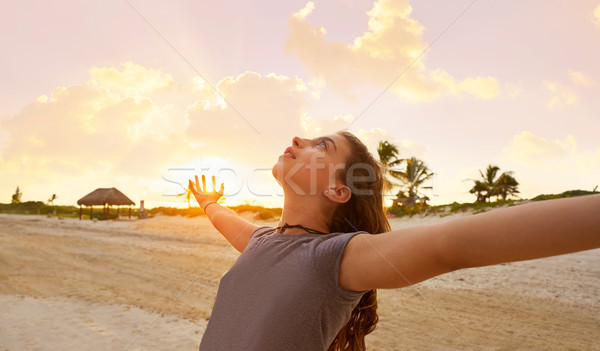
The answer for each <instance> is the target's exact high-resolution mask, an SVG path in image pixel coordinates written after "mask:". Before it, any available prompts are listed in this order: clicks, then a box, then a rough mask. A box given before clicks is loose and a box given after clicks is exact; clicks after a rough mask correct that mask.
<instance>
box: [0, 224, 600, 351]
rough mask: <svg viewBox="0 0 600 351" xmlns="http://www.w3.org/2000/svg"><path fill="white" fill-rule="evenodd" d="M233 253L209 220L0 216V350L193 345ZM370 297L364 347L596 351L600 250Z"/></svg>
mask: <svg viewBox="0 0 600 351" xmlns="http://www.w3.org/2000/svg"><path fill="white" fill-rule="evenodd" d="M463 215H468V214H460V215H454V216H448V217H444V218H439V217H425V218H419V217H414V218H406V219H393V220H392V221H391V223H392V226H393V228H394V229H397V228H401V227H406V226H413V225H423V224H431V223H436V222H440V221H446V220H451V219H452V218H454V217H458V216H463ZM244 216H246V218H247V219H249V220H251V221H253V222H255V223H257V224H259V225H263V224H266V225H276V222H263V221H256V220H254V219H253V218H252V216H253V215H252V214H244ZM237 257H238V253H237V252H236V251H235V250H234V249H233V248H232V247H230V246H229V245H228V243H227V242H226V241H225V240H224V239H223V238H222V237H221V236H220V235H219V234H218V232H217V231H216V230H215V229H214V228H213V227H212V225H211V224H210V222H209V221H208V220H207V219H206V218H205V217H197V218H182V217H167V216H159V217H155V218H151V219H146V220H132V221H105V222H103V221H100V222H92V221H79V220H77V219H62V220H58V219H57V218H47V217H43V216H19V215H6V214H0V313H1V314H2V318H1V319H0V350H13V351H15V350H57V349H60V350H81V349H95V350H115V349H118V350H148V349H153V350H174V349H177V350H185V349H190V350H191V349H197V347H198V344H199V342H200V339H201V337H202V333H203V331H204V328H205V327H206V323H207V320H208V318H209V317H210V312H211V309H212V305H213V303H214V299H215V296H216V292H217V285H218V282H219V279H220V277H221V276H222V275H223V274H224V273H225V272H226V271H227V270H228V268H229V267H230V266H231V265H232V264H233V262H234V261H235V259H236V258H237ZM378 293H379V314H380V323H379V324H378V326H377V329H376V330H375V331H374V332H373V333H372V334H371V335H370V336H368V337H367V344H368V348H369V350H466V349H474V350H569V349H572V350H600V347H599V346H598V345H597V340H599V339H600V250H591V251H586V252H580V253H576V254H570V255H563V256H557V257H551V258H546V259H541V260H532V261H525V262H516V263H510V264H503V265H497V266H491V267H484V268H476V269H467V270H461V271H457V272H453V273H450V274H446V275H443V276H440V277H437V278H434V279H431V280H429V281H426V282H423V283H420V284H417V285H415V286H412V287H408V288H404V289H398V290H379V292H378Z"/></svg>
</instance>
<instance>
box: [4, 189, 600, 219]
mask: <svg viewBox="0 0 600 351" xmlns="http://www.w3.org/2000/svg"><path fill="white" fill-rule="evenodd" d="M596 189H597V187H596V188H595V189H594V190H593V191H587V190H569V191H565V192H563V193H560V194H541V195H538V196H535V197H533V198H532V199H530V200H498V201H494V202H477V201H476V202H471V203H457V202H453V203H451V204H446V205H437V206H430V205H427V204H416V205H415V206H414V207H412V208H409V207H401V208H393V207H390V208H387V209H386V210H387V213H388V215H389V217H403V216H413V215H415V214H420V215H421V214H422V215H439V216H448V215H451V214H453V213H459V212H467V211H472V212H473V213H480V212H485V211H488V210H490V209H493V208H496V207H504V206H515V205H518V204H520V203H523V202H524V201H543V200H550V199H559V198H565V197H574V196H582V195H590V194H598V193H599V192H598V191H596ZM229 208H230V209H231V210H233V211H235V212H236V213H243V212H250V213H255V216H254V218H255V219H257V220H277V219H279V218H280V217H281V211H282V209H281V208H269V207H262V206H255V205H249V204H244V205H237V206H229ZM147 212H148V213H149V214H150V215H151V216H156V215H166V216H183V217H197V216H204V215H205V214H204V212H203V211H202V209H201V208H200V207H189V208H175V207H155V208H151V209H147ZM0 213H14V214H33V215H36V214H37V215H49V216H58V217H72V218H77V217H79V207H78V206H60V205H50V204H47V203H44V202H42V201H25V202H18V203H9V204H1V203H0ZM89 213H90V210H89V208H86V207H84V209H83V216H82V218H84V219H89V218H90V217H89ZM116 213H117V208H116V207H112V208H111V210H110V218H114V217H115V216H116ZM138 213H139V212H138V209H137V208H132V209H131V216H132V218H137V216H138ZM120 215H121V216H122V217H127V216H128V215H129V207H121V209H120ZM94 217H96V218H98V219H101V217H102V208H101V207H94Z"/></svg>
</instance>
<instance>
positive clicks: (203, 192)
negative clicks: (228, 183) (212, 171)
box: [189, 174, 224, 208]
mask: <svg viewBox="0 0 600 351" xmlns="http://www.w3.org/2000/svg"><path fill="white" fill-rule="evenodd" d="M195 178H196V183H195V184H194V183H193V182H192V180H191V179H190V180H189V188H190V191H191V192H192V194H193V195H194V197H195V198H196V201H198V205H200V207H202V208H205V207H206V204H208V203H209V202H213V201H214V202H217V201H218V200H219V199H220V198H221V196H223V189H224V184H223V183H221V189H220V190H219V191H218V192H217V191H215V189H216V187H217V183H216V182H215V176H212V186H213V190H212V191H208V189H207V188H206V178H205V177H204V174H203V175H202V187H200V183H199V182H198V176H195Z"/></svg>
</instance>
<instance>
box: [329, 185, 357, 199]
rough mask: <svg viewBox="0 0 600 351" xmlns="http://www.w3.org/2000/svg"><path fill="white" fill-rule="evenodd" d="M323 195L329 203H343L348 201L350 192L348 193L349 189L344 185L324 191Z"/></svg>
mask: <svg viewBox="0 0 600 351" xmlns="http://www.w3.org/2000/svg"><path fill="white" fill-rule="evenodd" d="M324 195H325V196H326V197H328V198H329V200H331V201H334V202H338V203H345V202H347V201H348V200H350V197H351V196H352V191H350V188H349V187H347V186H346V185H338V186H336V187H330V188H329V189H327V190H325V192H324Z"/></svg>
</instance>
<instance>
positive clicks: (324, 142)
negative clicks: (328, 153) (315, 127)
mask: <svg viewBox="0 0 600 351" xmlns="http://www.w3.org/2000/svg"><path fill="white" fill-rule="evenodd" d="M317 145H323V147H324V148H325V150H327V142H326V141H325V140H321V141H320V142H319V143H318V144H317Z"/></svg>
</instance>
